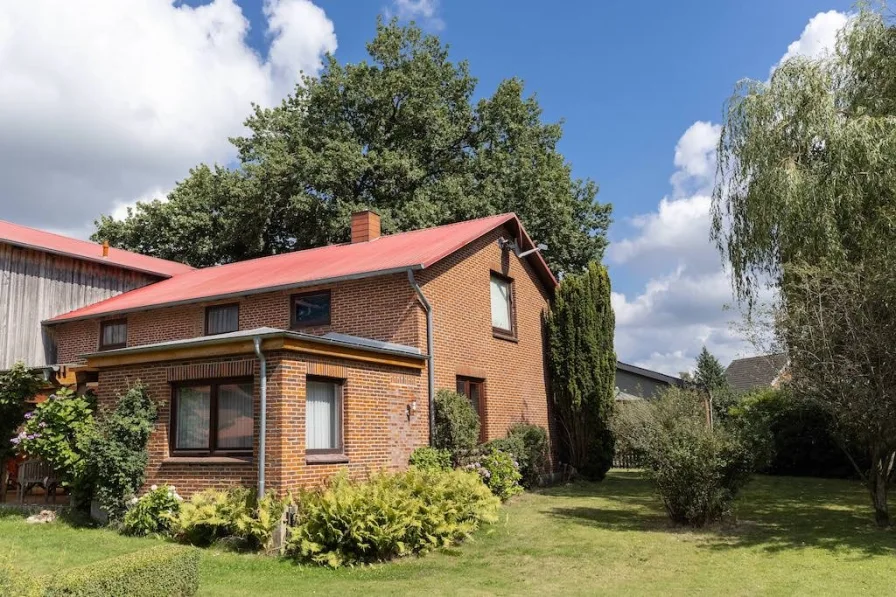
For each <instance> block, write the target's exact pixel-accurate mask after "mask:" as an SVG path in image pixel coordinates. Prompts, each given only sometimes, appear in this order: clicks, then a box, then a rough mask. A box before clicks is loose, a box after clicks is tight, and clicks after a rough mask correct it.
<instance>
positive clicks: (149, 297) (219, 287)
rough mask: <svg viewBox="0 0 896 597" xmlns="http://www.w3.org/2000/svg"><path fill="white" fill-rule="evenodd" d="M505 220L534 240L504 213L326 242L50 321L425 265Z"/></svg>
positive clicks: (211, 270) (525, 244) (166, 283)
mask: <svg viewBox="0 0 896 597" xmlns="http://www.w3.org/2000/svg"><path fill="white" fill-rule="evenodd" d="M503 224H508V225H510V226H511V227H512V228H514V229H515V230H518V231H519V236H521V237H522V242H521V245H522V246H521V249H522V250H527V249H529V248H532V246H533V245H532V241H531V240H530V239H529V237H528V236H527V235H526V233H525V231H524V230H523V228H522V225H521V224H520V222H519V220H518V219H517V217H516V215H515V214H512V213H511V214H502V215H497V216H490V217H487V218H480V219H477V220H469V221H466V222H458V223H456V224H448V225H446V226H438V227H435V228H426V229H423V230H413V231H411V232H402V233H399V234H392V235H387V236H381V237H379V238H377V239H374V240H372V241H368V242H362V243H355V244H342V245H330V246H326V247H318V248H315V249H307V250H305V251H297V252H295V253H285V254H282V255H273V256H270V257H262V258H259V259H251V260H248V261H240V262H238V263H230V264H227V265H219V266H215V267H208V268H204V269H197V270H193V271H190V272H187V273H183V274H179V275H177V276H174V277H172V278H170V279H168V280H163V281H161V282H158V283H156V284H151V285H149V286H144V287H143V288H138V289H137V290H132V291H130V292H126V293H124V294H120V295H118V296H116V297H113V298H110V299H107V300H105V301H102V302H99V303H95V304H93V305H88V306H87V307H83V308H81V309H77V310H75V311H72V312H70V313H66V314H63V315H59V316H57V317H54V318H53V319H50V320H49V322H51V323H58V322H62V321H69V320H73V319H86V318H90V317H96V316H99V315H109V314H112V313H124V312H130V311H138V310H143V309H148V308H152V307H160V306H170V305H175V304H183V303H190V302H196V301H199V300H209V299H216V298H224V297H230V296H240V295H245V294H253V293H257V292H270V291H271V290H275V289H286V288H298V287H301V286H310V285H312V284H316V283H324V282H331V281H336V280H345V279H352V278H364V277H369V276H374V275H383V274H388V273H394V272H399V271H404V270H407V269H424V268H427V267H429V266H431V265H433V264H434V263H436V262H437V261H440V260H441V259H443V258H445V257H447V256H448V255H450V254H452V253H454V252H455V251H457V250H458V249H461V248H462V247H464V246H466V245H467V244H469V243H470V242H472V241H474V240H476V239H477V238H479V237H481V236H482V235H484V234H486V233H488V232H490V231H491V230H494V229H495V228H497V227H498V226H501V225H503ZM529 258H530V259H531V263H532V264H533V266H534V267H535V268H536V271H537V272H538V273H539V275H540V276H541V277H542V279H543V280H544V281H545V283H546V284H547V285H548V286H550V287H553V286H555V285H556V284H557V281H556V279H555V278H554V276H553V274H551V271H550V269H549V268H548V266H547V264H546V263H545V261H544V259H543V258H542V257H541V254H540V253H533V254H532V255H531V256H530V257H529Z"/></svg>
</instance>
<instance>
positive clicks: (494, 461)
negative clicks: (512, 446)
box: [466, 449, 523, 501]
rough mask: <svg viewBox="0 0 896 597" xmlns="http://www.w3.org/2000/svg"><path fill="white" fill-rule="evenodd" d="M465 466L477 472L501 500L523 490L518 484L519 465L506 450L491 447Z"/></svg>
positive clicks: (519, 475) (519, 476) (520, 476)
mask: <svg viewBox="0 0 896 597" xmlns="http://www.w3.org/2000/svg"><path fill="white" fill-rule="evenodd" d="M466 468H467V469H468V470H471V471H474V472H476V473H479V476H480V477H482V482H483V483H485V484H486V485H487V486H488V488H489V489H491V490H492V493H493V494H495V495H496V496H498V497H499V498H501V500H503V501H506V500H508V499H510V498H512V497H513V496H515V495H517V494H519V493H522V491H523V488H522V486H521V485H520V479H522V478H523V476H522V475H521V474H520V465H519V463H518V462H517V461H516V460H514V459H513V457H512V456H511V455H510V454H508V453H507V452H502V451H500V450H494V449H492V450H490V451H488V452H487V453H486V454H484V455H483V456H482V457H480V458H479V461H478V462H474V463H472V464H469V465H467V466H466Z"/></svg>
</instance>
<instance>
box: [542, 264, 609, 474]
mask: <svg viewBox="0 0 896 597" xmlns="http://www.w3.org/2000/svg"><path fill="white" fill-rule="evenodd" d="M546 324H547V326H546V327H547V334H548V343H549V348H548V350H549V354H548V362H549V368H550V374H551V394H552V398H553V403H554V407H555V409H554V410H555V416H556V418H557V423H558V432H559V436H560V437H559V440H560V446H561V458H562V459H563V460H565V461H566V462H568V463H569V464H571V465H572V466H574V467H575V468H576V469H577V470H578V471H579V473H580V474H582V476H584V477H586V478H589V479H594V480H600V479H603V478H604V475H606V473H607V470H609V468H610V466H611V465H612V463H613V448H614V438H613V434H612V432H611V430H610V416H611V415H612V412H613V400H614V397H615V396H614V387H615V383H616V353H615V351H614V350H613V332H614V329H615V325H616V319H615V316H614V314H613V307H612V306H611V304H610V277H609V274H608V273H607V269H606V268H605V267H604V266H602V265H599V264H597V263H594V262H592V263H590V264H589V265H588V268H587V269H586V270H585V271H584V272H582V273H581V274H569V275H567V276H565V277H564V278H563V281H562V282H561V284H560V287H559V288H558V289H557V293H556V296H555V300H554V304H553V306H552V308H551V312H550V313H549V314H548V316H547V318H546Z"/></svg>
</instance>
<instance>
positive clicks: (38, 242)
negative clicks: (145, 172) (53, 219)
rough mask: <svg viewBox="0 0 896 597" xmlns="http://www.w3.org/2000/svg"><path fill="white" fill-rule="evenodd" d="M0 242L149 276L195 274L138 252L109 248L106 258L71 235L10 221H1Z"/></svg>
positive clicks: (92, 245) (95, 247)
mask: <svg viewBox="0 0 896 597" xmlns="http://www.w3.org/2000/svg"><path fill="white" fill-rule="evenodd" d="M0 242H2V243H7V244H10V245H16V246H19V247H25V248H27V249H34V250H36V251H43V252H45V253H55V254H57V255H65V256H67V257H74V258H75V259H83V260H86V261H94V262H96V263H105V264H108V265H113V266H116V267H120V268H123V269H128V270H134V271H138V272H143V273H146V274H152V275H154V276H159V277H161V278H170V277H171V276H174V275H177V274H182V273H184V272H189V271H193V268H192V267H190V266H189V265H184V264H183V263H177V262H176V261H166V260H165V259H159V258H157V257H148V256H146V255H141V254H139V253H131V252H130V251H124V250H122V249H116V248H113V247H109V255H108V256H107V257H103V246H102V245H100V244H98V243H92V242H89V241H86V240H78V239H76V238H70V237H68V236H62V235H59V234H53V233H52V232H45V231H43V230H37V229H36V228H28V227H27V226H20V225H19V224H13V223H11V222H4V221H3V220H0Z"/></svg>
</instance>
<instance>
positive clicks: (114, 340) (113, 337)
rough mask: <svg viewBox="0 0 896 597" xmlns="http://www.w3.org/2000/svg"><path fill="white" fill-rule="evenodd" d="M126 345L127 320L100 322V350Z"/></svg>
mask: <svg viewBox="0 0 896 597" xmlns="http://www.w3.org/2000/svg"><path fill="white" fill-rule="evenodd" d="M127 345H128V320H127V319H116V320H114V321H104V322H103V323H101V324H100V350H111V349H113V348H124V347H125V346H127Z"/></svg>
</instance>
